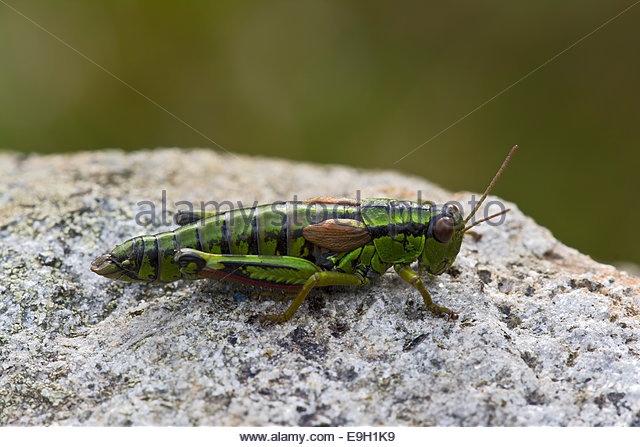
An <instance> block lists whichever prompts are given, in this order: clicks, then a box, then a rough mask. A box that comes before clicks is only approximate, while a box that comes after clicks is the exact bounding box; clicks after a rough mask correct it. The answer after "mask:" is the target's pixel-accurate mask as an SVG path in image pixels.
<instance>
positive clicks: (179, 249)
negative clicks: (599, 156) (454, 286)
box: [91, 146, 518, 323]
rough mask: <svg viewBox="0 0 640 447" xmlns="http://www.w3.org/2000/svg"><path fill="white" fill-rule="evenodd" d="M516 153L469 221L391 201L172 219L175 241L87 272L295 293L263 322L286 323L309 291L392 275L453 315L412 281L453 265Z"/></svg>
mask: <svg viewBox="0 0 640 447" xmlns="http://www.w3.org/2000/svg"><path fill="white" fill-rule="evenodd" d="M517 147H518V146H514V147H513V148H512V149H511V151H510V152H509V154H508V155H507V157H506V158H505V160H504V162H503V163H502V166H501V167H500V169H499V170H498V172H497V173H496V175H495V176H494V178H493V180H492V181H491V183H490V184H489V186H488V187H487V189H486V191H485V192H484V194H483V196H482V197H481V199H480V201H479V202H478V203H477V204H476V206H475V207H474V209H473V210H472V211H471V213H470V214H469V215H468V216H467V217H466V218H463V216H462V214H461V213H460V211H459V209H458V208H457V207H456V206H455V205H441V206H439V205H434V204H433V203H428V202H409V201H397V200H392V199H363V200H362V201H361V202H357V201H355V200H351V199H338V198H326V197H320V198H316V199H310V200H306V201H301V202H300V201H294V202H277V203H272V204H267V205H260V206H254V207H252V208H241V209H235V210H229V211H226V212H220V213H213V212H207V211H204V210H203V211H195V212H180V213H178V214H177V216H176V222H177V223H178V224H179V225H181V226H180V227H179V228H177V229H175V230H174V231H168V232H164V233H158V234H155V235H145V236H137V237H134V238H133V239H129V240H127V241H125V242H123V243H122V244H120V245H116V247H115V248H114V249H113V250H112V251H111V252H109V253H106V254H103V255H102V256H100V257H99V258H97V259H96V260H95V261H93V263H92V264H91V270H92V271H93V272H95V273H97V274H99V275H102V276H105V277H107V278H112V279H118V280H122V281H131V282H132V281H136V282H160V283H166V282H171V281H175V280H178V279H201V278H212V279H218V280H239V281H242V282H247V283H250V284H253V285H258V286H266V287H273V288H280V289H285V290H289V291H294V292H296V293H297V295H296V297H295V299H294V300H293V302H292V303H291V304H290V306H289V307H288V309H287V310H285V311H284V312H283V313H281V314H278V315H265V316H262V317H261V321H262V322H265V323H266V322H277V323H282V322H285V321H287V320H289V319H291V317H292V316H293V315H294V313H295V312H296V310H297V309H298V308H299V307H300V305H301V304H302V302H303V301H304V299H305V297H306V296H307V295H308V294H309V292H310V291H311V289H313V288H314V287H322V286H359V285H363V284H366V283H368V282H369V281H371V280H374V279H376V278H378V277H379V276H381V275H382V274H383V273H385V272H386V271H387V270H388V269H389V268H390V267H391V266H393V268H394V270H395V271H396V272H397V273H398V275H400V277H401V278H402V279H403V280H405V281H406V282H408V283H409V284H411V285H412V286H413V287H415V288H416V289H418V291H419V292H420V294H421V295H422V298H423V300H424V303H425V305H426V307H427V308H428V309H429V310H430V311H431V312H433V313H434V314H436V315H438V316H448V317H449V318H451V319H453V320H455V319H457V318H458V315H457V314H456V313H455V312H453V311H451V310H450V309H448V308H446V307H442V306H438V305H437V304H436V303H434V302H433V300H432V299H431V295H429V292H428V291H427V289H426V287H425V285H424V283H423V281H422V279H421V277H420V276H419V275H418V274H416V273H415V272H414V271H413V270H412V268H411V264H412V263H413V262H414V261H418V267H419V269H420V270H419V271H420V272H422V271H426V272H427V273H428V274H429V275H439V274H441V273H443V272H444V271H445V270H447V269H448V268H449V267H450V266H451V265H452V264H453V262H454V260H455V258H456V256H457V255H458V252H459V251H460V245H461V244H462V239H463V237H464V235H465V233H466V232H468V231H469V230H470V229H471V228H472V227H473V226H475V225H477V224H479V223H481V222H484V221H486V220H489V219H491V218H494V217H496V216H499V215H501V214H504V213H506V212H507V211H509V210H505V211H502V212H500V213H497V214H494V215H492V216H489V217H487V218H485V219H482V220H480V221H478V222H475V223H473V224H471V225H468V226H467V223H468V222H469V220H470V219H471V218H472V217H473V216H474V215H475V213H476V212H477V211H478V209H479V208H480V205H482V203H483V202H484V200H485V199H486V197H487V195H488V194H489V192H490V191H491V189H492V188H493V186H494V184H495V182H496V181H497V179H498V178H499V177H500V175H501V174H502V171H503V170H504V168H505V167H506V165H507V163H508V162H509V160H510V158H511V156H512V155H513V153H514V152H515V150H516V149H517Z"/></svg>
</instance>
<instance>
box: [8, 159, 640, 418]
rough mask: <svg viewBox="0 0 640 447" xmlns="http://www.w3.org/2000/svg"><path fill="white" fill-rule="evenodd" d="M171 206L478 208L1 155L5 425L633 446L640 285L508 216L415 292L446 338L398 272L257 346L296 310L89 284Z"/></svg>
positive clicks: (261, 172)
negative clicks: (582, 429)
mask: <svg viewBox="0 0 640 447" xmlns="http://www.w3.org/2000/svg"><path fill="white" fill-rule="evenodd" d="M514 161H515V160H514ZM492 174H493V173H487V178H489V177H490V176H491V175H492ZM507 175H508V171H507ZM163 190H164V191H165V194H166V197H167V210H169V211H173V210H175V208H176V207H175V206H174V203H175V202H177V201H179V200H188V201H191V202H194V203H198V202H200V201H208V200H218V201H222V200H231V201H233V202H235V201H237V200H241V201H243V203H245V204H246V203H249V204H251V203H252V202H253V201H254V200H257V201H258V202H260V203H265V202H272V201H276V200H291V199H293V195H294V194H296V195H297V197H298V198H308V197H316V196H328V195H332V196H339V197H354V196H355V195H356V191H357V190H360V191H361V194H362V197H393V198H405V199H414V200H415V197H416V191H418V190H421V191H422V197H423V198H428V199H431V200H435V201H437V202H445V201H447V200H452V199H453V200H459V201H461V202H465V201H467V200H468V198H469V194H468V193H457V194H453V193H447V192H446V191H443V190H442V189H439V188H437V187H436V186H434V185H433V184H431V183H429V182H427V181H426V180H423V179H419V178H411V177H406V176H403V175H400V174H398V173H393V172H370V171H361V170H355V169H350V168H346V167H340V166H315V165H308V164H299V163H291V162H287V161H281V160H267V159H262V158H253V157H245V156H235V155H229V154H222V153H217V152H213V151H207V150H190V151H186V150H177V149H171V150H157V151H140V152H134V153H128V154H127V153H124V152H120V151H105V152H94V153H81V154H76V155H56V156H29V157H25V156H22V155H18V154H14V153H9V152H4V153H0V297H1V298H0V424H3V425H4V424H15V425H31V424H62V425H69V424H80V425H132V424H133V425H141V424H161V425H204V424H207V425H272V424H279V425H280V424H281V425H305V426H306V425H455V426H457V425H465V426H467V425H539V424H545V425H640V358H639V351H640V342H639V338H640V321H639V317H638V310H639V305H640V288H639V286H640V282H639V280H638V279H637V278H636V277H634V276H630V275H627V274H625V273H623V272H620V271H617V270H616V269H614V268H613V267H610V266H606V265H602V264H598V263H596V262H594V261H593V260H591V259H590V258H589V257H587V256H585V255H582V254H580V253H578V252H577V251H575V250H573V249H571V248H568V247H566V246H564V245H563V244H562V243H560V242H558V241H557V240H555V239H554V238H553V236H552V235H551V233H550V232H549V231H548V230H546V229H544V228H542V227H540V226H538V225H537V224H536V223H535V222H534V221H533V220H532V219H530V218H528V217H526V216H524V215H523V214H522V213H521V212H520V211H518V209H517V207H516V206H515V205H513V204H508V206H509V207H511V208H512V209H513V211H512V212H511V213H509V214H508V217H507V219H506V222H505V223H504V224H503V225H501V226H490V225H486V224H484V225H480V226H478V227H477V232H478V234H479V235H480V236H481V237H480V238H479V239H477V240H476V239H474V238H472V237H467V238H466V239H465V242H464V244H463V248H462V250H461V252H460V255H459V256H458V259H457V261H456V263H455V264H454V268H452V269H450V270H449V271H448V272H446V273H445V274H443V275H441V276H438V277H435V278H433V279H432V280H430V281H428V283H427V287H428V289H429V290H430V291H431V293H432V295H433V297H434V299H435V301H436V302H438V303H440V304H441V305H445V306H448V307H451V308H452V309H455V310H457V311H458V312H459V314H460V319H459V320H458V321H457V322H451V321H447V320H445V319H439V318H435V317H434V316H433V315H431V314H429V313H428V312H426V311H425V310H424V307H423V304H422V302H421V298H420V297H419V295H418V293H417V292H416V291H415V290H412V289H411V288H410V287H409V286H407V285H406V284H404V283H403V282H402V280H400V279H399V278H398V277H397V276H396V275H395V274H393V273H392V272H389V273H387V274H386V275H384V276H383V277H382V278H381V280H380V281H378V282H376V283H375V284H373V285H371V286H366V287H362V288H351V289H350V288H342V289H335V290H334V289H319V290H317V291H314V292H312V296H311V297H310V298H309V299H308V300H307V302H306V303H305V304H303V306H302V307H301V308H300V310H299V311H298V313H296V315H295V316H294V318H293V319H292V320H291V321H290V322H288V323H286V324H283V325H279V326H271V327H263V326H261V325H260V324H259V323H258V322H257V321H256V319H255V318H254V316H255V315H256V314H261V313H272V312H274V311H277V310H281V309H284V308H285V306H286V305H287V303H288V300H287V299H286V298H283V297H281V296H280V295H272V294H268V293H265V292H264V291H263V290H260V289H252V288H249V287H239V286H236V285H228V284H221V283H216V282H206V281H196V282H184V281H183V282H177V283H174V284H170V285H167V286H163V287H161V286H148V285H140V284H127V283H121V282H114V281H110V280H108V279H105V278H102V277H99V276H97V275H95V274H93V273H92V272H90V271H89V265H90V263H91V261H92V260H93V259H94V258H95V257H96V256H98V255H100V254H102V253H103V252H104V251H107V250H110V249H111V248H112V246H113V245H115V244H116V243H119V242H121V241H123V240H125V239H128V238H130V237H132V236H135V235H138V234H145V233H155V232H159V231H162V230H165V229H166V228H165V227H152V226H148V227H140V226H139V225H137V224H136V222H135V215H136V213H137V212H138V211H139V210H140V208H139V207H137V206H136V204H137V203H138V202H140V201H142V200H151V201H154V202H155V203H157V204H158V207H160V200H161V198H162V196H163V193H162V191H163ZM498 190H499V187H498Z"/></svg>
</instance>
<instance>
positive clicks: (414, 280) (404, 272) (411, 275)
mask: <svg viewBox="0 0 640 447" xmlns="http://www.w3.org/2000/svg"><path fill="white" fill-rule="evenodd" d="M395 270H396V272H397V273H398V275H400V278H402V279H404V280H405V281H406V282H408V283H409V284H411V285H412V286H413V287H415V288H416V289H418V292H420V295H422V299H423V300H424V304H425V306H427V309H429V310H430V311H431V312H433V313H434V314H436V315H438V316H439V317H443V316H448V317H449V318H450V319H452V320H457V319H458V314H457V313H455V312H454V311H452V310H451V309H448V308H446V307H443V306H438V305H437V304H436V303H434V302H433V300H432V299H431V295H430V294H429V291H428V290H427V288H426V287H425V286H424V283H423V282H422V278H420V277H419V276H418V275H417V274H416V273H415V272H414V271H413V270H411V267H410V266H409V265H401V264H396V265H395Z"/></svg>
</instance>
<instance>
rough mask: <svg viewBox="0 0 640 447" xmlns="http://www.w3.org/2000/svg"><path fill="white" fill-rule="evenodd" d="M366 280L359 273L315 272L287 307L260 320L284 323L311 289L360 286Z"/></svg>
mask: <svg viewBox="0 0 640 447" xmlns="http://www.w3.org/2000/svg"><path fill="white" fill-rule="evenodd" d="M365 282H366V280H365V279H364V278H363V277H362V276H360V275H352V274H349V273H340V272H316V273H314V274H313V275H311V276H310V277H309V279H307V281H306V282H305V283H304V285H303V286H302V290H300V292H299V293H298V295H297V296H296V297H295V299H294V300H293V302H292V303H291V304H290V305H289V308H288V309H287V310H285V311H284V312H283V313H281V314H279V315H265V316H263V317H262V318H261V319H260V321H261V322H263V323H284V322H285V321H288V320H290V319H291V317H293V314H295V313H296V310H298V308H299V307H300V305H301V304H302V302H303V301H304V299H305V298H306V297H307V295H308V294H309V292H310V291H311V289H313V288H314V287H324V286H360V285H362V284H364V283H365Z"/></svg>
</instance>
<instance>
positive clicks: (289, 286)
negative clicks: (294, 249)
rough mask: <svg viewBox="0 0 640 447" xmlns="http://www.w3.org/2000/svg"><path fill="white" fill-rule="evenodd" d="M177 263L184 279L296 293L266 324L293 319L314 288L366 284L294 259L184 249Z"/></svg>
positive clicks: (360, 278) (357, 276) (355, 277)
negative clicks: (234, 282)
mask: <svg viewBox="0 0 640 447" xmlns="http://www.w3.org/2000/svg"><path fill="white" fill-rule="evenodd" d="M175 261H176V264H178V268H179V269H180V273H181V274H182V276H183V277H185V278H190V279H197V278H211V279H218V280H235V281H241V282H247V283H250V284H253V285H257V286H266V287H274V288H280V289H285V290H289V291H295V292H297V295H296V297H295V298H294V300H293V302H292V303H291V304H290V305H289V307H288V308H287V310H285V311H284V312H283V313H281V314H278V315H266V316H263V317H262V318H261V319H260V321H261V322H263V323H284V322H285V321H288V320H290V319H291V317H293V315H294V314H295V312H296V310H298V308H299V307H300V305H301V304H302V303H303V301H304V299H305V298H306V297H307V295H308V294H309V292H310V291H311V289H313V288H314V287H323V286H358V285H361V284H364V283H365V282H367V280H366V278H364V277H363V276H362V275H360V274H349V273H340V272H332V271H323V270H321V269H320V268H319V267H318V266H317V265H315V264H314V263H313V262H311V261H308V260H306V259H302V258H296V257H292V256H260V255H222V254H214V253H205V252H202V251H199V250H194V249H191V248H183V249H181V250H178V252H177V253H176V256H175Z"/></svg>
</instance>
